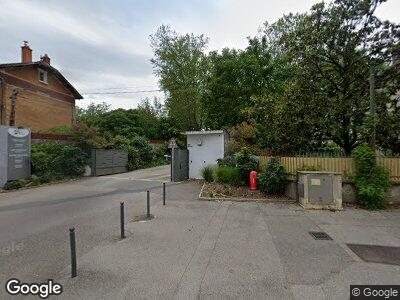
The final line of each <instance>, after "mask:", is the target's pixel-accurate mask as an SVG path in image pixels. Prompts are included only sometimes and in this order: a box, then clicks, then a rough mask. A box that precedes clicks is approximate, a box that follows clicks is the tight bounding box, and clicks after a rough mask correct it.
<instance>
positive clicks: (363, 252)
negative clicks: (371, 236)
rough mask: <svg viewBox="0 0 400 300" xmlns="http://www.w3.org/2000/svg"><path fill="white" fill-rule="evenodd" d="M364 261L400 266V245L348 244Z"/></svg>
mask: <svg viewBox="0 0 400 300" xmlns="http://www.w3.org/2000/svg"><path fill="white" fill-rule="evenodd" d="M347 247H349V248H350V249H351V250H352V251H353V252H354V253H355V254H357V256H358V257H360V258H361V259H362V260H363V261H366V262H373V263H381V264H388V265H398V266H400V247H389V246H378V245H359V244H347Z"/></svg>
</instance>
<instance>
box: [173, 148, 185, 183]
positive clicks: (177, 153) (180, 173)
mask: <svg viewBox="0 0 400 300" xmlns="http://www.w3.org/2000/svg"><path fill="white" fill-rule="evenodd" d="M188 178H189V150H187V149H172V162H171V181H174V182H176V181H182V180H186V179H188Z"/></svg>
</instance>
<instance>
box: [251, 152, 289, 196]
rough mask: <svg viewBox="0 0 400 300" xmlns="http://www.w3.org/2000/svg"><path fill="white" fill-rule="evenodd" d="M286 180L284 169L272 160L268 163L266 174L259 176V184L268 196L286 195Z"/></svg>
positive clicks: (262, 173)
mask: <svg viewBox="0 0 400 300" xmlns="http://www.w3.org/2000/svg"><path fill="white" fill-rule="evenodd" d="M286 178H287V174H286V171H285V169H284V167H283V166H282V165H280V164H279V162H278V161H276V160H275V159H273V158H272V159H271V160H270V161H269V162H267V167H266V169H265V172H261V173H260V174H259V175H258V184H259V186H260V189H261V190H262V191H264V192H265V193H267V194H268V195H282V194H284V193H285V187H286Z"/></svg>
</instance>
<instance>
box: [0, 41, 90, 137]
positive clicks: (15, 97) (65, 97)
mask: <svg viewBox="0 0 400 300" xmlns="http://www.w3.org/2000/svg"><path fill="white" fill-rule="evenodd" d="M76 99H82V96H81V95H80V94H79V93H78V91H77V90H76V89H75V88H74V87H73V86H72V85H71V84H70V83H69V82H68V81H67V79H66V78H65V77H64V76H63V75H62V74H61V73H60V72H59V71H58V70H57V69H55V68H54V67H52V66H51V65H50V58H49V57H48V56H47V55H46V54H45V55H44V56H42V57H41V59H40V61H37V62H33V61H32V50H31V49H30V47H29V45H28V44H27V42H25V44H24V45H23V46H22V47H21V62H20V63H7V64H0V124H1V125H15V126H23V127H28V128H30V129H31V131H32V132H38V131H40V130H45V129H49V128H53V127H57V126H65V125H66V126H70V125H72V124H74V122H75V100H76Z"/></svg>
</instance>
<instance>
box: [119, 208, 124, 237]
mask: <svg viewBox="0 0 400 300" xmlns="http://www.w3.org/2000/svg"><path fill="white" fill-rule="evenodd" d="M120 211H121V214H120V215H121V239H124V238H125V214H124V202H121V203H120Z"/></svg>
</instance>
